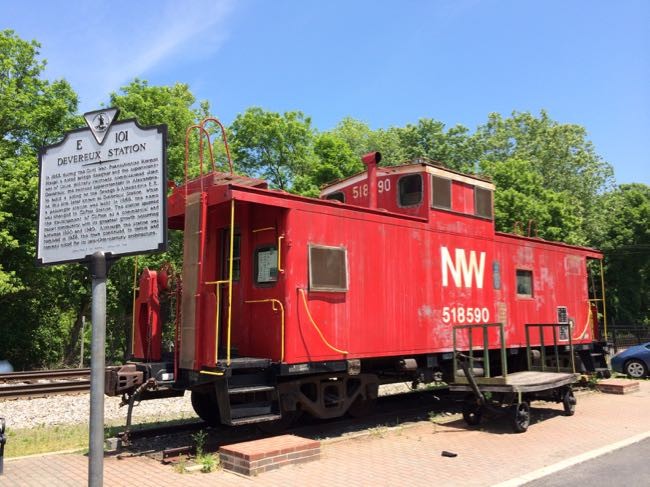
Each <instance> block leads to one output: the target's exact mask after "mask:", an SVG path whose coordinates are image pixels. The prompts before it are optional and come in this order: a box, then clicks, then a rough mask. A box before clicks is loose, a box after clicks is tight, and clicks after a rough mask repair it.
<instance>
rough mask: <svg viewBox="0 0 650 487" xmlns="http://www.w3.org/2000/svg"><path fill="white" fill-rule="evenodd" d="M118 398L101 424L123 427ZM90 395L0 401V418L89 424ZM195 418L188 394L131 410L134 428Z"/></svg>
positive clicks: (27, 423)
mask: <svg viewBox="0 0 650 487" xmlns="http://www.w3.org/2000/svg"><path fill="white" fill-rule="evenodd" d="M408 390H409V387H408V386H407V385H406V384H401V383H399V384H389V385H383V386H380V391H379V394H380V395H387V394H397V393H401V392H406V391H408ZM120 402H121V398H119V397H106V396H105V397H104V418H105V419H104V421H105V423H106V424H107V425H120V424H125V423H126V413H127V406H124V407H121V408H120V407H119V404H120ZM89 414H90V394H74V395H60V396H50V397H40V398H35V399H15V400H6V401H0V417H4V418H5V420H6V422H7V428H11V429H23V428H36V427H38V426H55V425H66V424H68V425H70V424H84V423H88V417H89ZM185 418H197V416H196V414H195V413H194V409H192V403H191V402H190V393H189V392H186V393H185V395H184V396H183V397H174V398H167V399H155V400H150V401H142V402H141V403H140V404H139V405H138V406H136V407H134V408H133V424H138V423H150V422H156V421H163V420H171V419H185Z"/></svg>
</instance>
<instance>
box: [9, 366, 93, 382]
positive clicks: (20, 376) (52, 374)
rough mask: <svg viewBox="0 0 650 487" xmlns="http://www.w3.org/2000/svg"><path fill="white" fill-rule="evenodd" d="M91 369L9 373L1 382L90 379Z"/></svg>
mask: <svg viewBox="0 0 650 487" xmlns="http://www.w3.org/2000/svg"><path fill="white" fill-rule="evenodd" d="M89 376H90V369H56V370H31V371H28V372H9V373H7V374H0V382H8V381H14V382H15V381H21V380H39V379H42V380H48V379H56V378H58V377H89Z"/></svg>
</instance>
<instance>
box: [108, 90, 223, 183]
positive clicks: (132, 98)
mask: <svg viewBox="0 0 650 487" xmlns="http://www.w3.org/2000/svg"><path fill="white" fill-rule="evenodd" d="M110 100H111V101H110V104H111V106H114V107H118V108H119V109H120V118H121V119H126V118H137V120H138V122H139V123H140V125H159V124H166V125H167V143H168V149H167V174H168V177H169V179H171V180H172V181H176V182H177V183H182V182H183V178H184V171H185V170H184V165H185V135H186V132H187V129H188V128H189V127H191V126H192V125H196V124H198V123H200V122H201V121H202V120H203V119H204V118H205V117H208V116H210V106H209V104H208V102H207V101H202V102H200V103H198V105H197V101H196V98H195V97H194V95H193V94H192V92H191V91H190V88H189V86H188V85H186V84H184V83H176V84H174V85H172V86H150V85H149V83H148V82H147V81H145V80H141V79H137V78H136V79H134V80H133V81H131V83H129V84H128V85H126V86H123V87H122V88H121V89H120V91H119V93H111V98H110ZM213 128H214V127H212V126H210V132H214V130H213ZM198 133H199V132H198V130H195V131H193V132H192V133H191V140H192V145H191V148H190V151H189V153H190V155H191V157H192V159H191V160H190V163H189V164H188V166H189V169H190V175H197V174H198V168H199V165H198V158H197V154H198V150H197V146H198V144H197V142H196V141H197V140H198ZM215 145H216V146H220V143H219V144H215ZM220 154H221V153H220ZM208 163H209V157H208V148H207V146H205V153H204V164H206V165H207V164H208Z"/></svg>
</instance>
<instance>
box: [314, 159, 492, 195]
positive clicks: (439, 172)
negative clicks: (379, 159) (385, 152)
mask: <svg viewBox="0 0 650 487" xmlns="http://www.w3.org/2000/svg"><path fill="white" fill-rule="evenodd" d="M419 172H426V173H428V174H433V175H434V176H440V177H444V178H448V179H451V180H453V181H459V182H461V183H465V184H470V185H472V186H478V187H480V188H485V189H489V190H492V191H494V184H493V183H492V181H491V180H490V179H489V178H487V177H484V176H479V175H477V174H465V173H462V172H460V171H456V170H454V169H450V168H448V167H445V166H443V165H441V164H436V163H434V162H433V161H431V160H430V159H427V158H424V157H422V158H417V159H415V160H414V161H412V162H410V163H406V164H401V165H399V166H378V167H377V176H378V177H381V176H390V175H392V174H411V173H419ZM367 174H368V173H367V172H366V171H361V172H358V173H356V174H353V175H352V176H348V177H346V178H341V179H337V180H335V181H332V182H330V183H328V184H326V185H324V186H323V187H322V188H321V196H325V195H328V194H331V193H334V192H336V191H339V190H341V189H343V188H346V187H348V186H349V185H351V184H355V183H358V182H360V181H363V180H365V179H366V177H367Z"/></svg>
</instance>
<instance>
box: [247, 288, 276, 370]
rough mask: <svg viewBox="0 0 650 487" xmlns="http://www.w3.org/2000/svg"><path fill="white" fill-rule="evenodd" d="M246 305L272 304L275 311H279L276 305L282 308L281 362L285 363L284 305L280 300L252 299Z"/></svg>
mask: <svg viewBox="0 0 650 487" xmlns="http://www.w3.org/2000/svg"><path fill="white" fill-rule="evenodd" d="M244 302H245V303H271V304H272V305H273V307H272V308H271V309H272V310H273V311H277V309H276V307H275V305H276V304H277V305H278V306H280V330H281V331H280V362H282V361H284V305H283V304H282V301H280V300H278V299H251V300H249V301H244Z"/></svg>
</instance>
